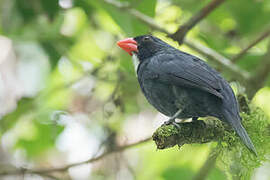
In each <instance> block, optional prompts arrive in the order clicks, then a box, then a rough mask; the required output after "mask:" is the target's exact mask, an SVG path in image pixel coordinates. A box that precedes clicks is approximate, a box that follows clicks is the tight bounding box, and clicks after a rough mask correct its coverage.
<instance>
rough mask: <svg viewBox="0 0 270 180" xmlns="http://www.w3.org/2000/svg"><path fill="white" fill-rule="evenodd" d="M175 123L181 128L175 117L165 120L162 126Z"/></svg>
mask: <svg viewBox="0 0 270 180" xmlns="http://www.w3.org/2000/svg"><path fill="white" fill-rule="evenodd" d="M170 124H172V125H174V126H175V127H177V128H178V129H180V126H179V125H178V124H177V123H176V122H175V119H169V120H168V121H165V122H164V123H163V124H162V126H167V125H170Z"/></svg>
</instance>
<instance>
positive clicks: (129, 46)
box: [117, 38, 138, 55]
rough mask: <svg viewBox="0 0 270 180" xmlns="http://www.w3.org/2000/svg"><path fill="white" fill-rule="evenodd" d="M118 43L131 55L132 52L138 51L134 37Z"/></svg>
mask: <svg viewBox="0 0 270 180" xmlns="http://www.w3.org/2000/svg"><path fill="white" fill-rule="evenodd" d="M117 45H118V46H119V47H120V48H122V49H123V50H125V51H126V52H128V54H129V55H132V52H134V51H135V52H138V49H137V42H136V41H135V40H134V39H133V38H127V39H124V40H120V41H118V42H117Z"/></svg>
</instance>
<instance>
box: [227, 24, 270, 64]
mask: <svg viewBox="0 0 270 180" xmlns="http://www.w3.org/2000/svg"><path fill="white" fill-rule="evenodd" d="M269 35H270V28H269V29H267V30H266V31H265V32H263V33H262V34H261V35H260V36H259V37H258V38H257V39H255V40H254V41H252V42H251V43H250V44H249V45H248V46H247V47H246V48H244V49H243V50H242V51H241V52H240V53H238V54H237V55H235V56H234V57H232V58H231V61H232V62H234V63H235V62H237V61H238V60H239V59H240V58H241V57H242V56H243V55H245V54H246V52H247V51H248V50H249V49H251V48H252V47H254V46H255V45H256V44H258V43H259V42H261V41H262V40H264V39H265V38H267V37H268V36H269Z"/></svg>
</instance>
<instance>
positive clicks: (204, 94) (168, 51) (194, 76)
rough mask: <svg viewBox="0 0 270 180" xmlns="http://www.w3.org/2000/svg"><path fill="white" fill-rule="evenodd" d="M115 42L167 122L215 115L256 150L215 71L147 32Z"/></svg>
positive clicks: (230, 94) (227, 87)
mask: <svg viewBox="0 0 270 180" xmlns="http://www.w3.org/2000/svg"><path fill="white" fill-rule="evenodd" d="M117 44H118V46H120V47H121V48H122V49H124V50H125V51H127V52H128V53H129V54H130V55H132V59H133V63H134V66H135V70H136V72H137V76H138V80H139V83H140V87H141V89H142V92H143V93H144V95H145V97H146V98H147V100H148V101H149V103H150V104H152V105H153V106H154V107H155V108H156V109H157V110H158V111H159V112H161V113H163V114H165V115H166V116H169V117H171V118H170V119H169V121H167V123H175V119H176V118H180V119H187V118H192V119H193V120H197V119H198V117H206V116H214V117H217V118H219V119H220V120H222V121H224V122H226V123H228V124H229V125H231V126H232V127H233V129H234V130H235V131H236V133H237V134H238V135H239V136H240V138H241V139H242V141H243V142H244V144H245V145H246V146H247V148H248V149H250V150H251V151H252V152H254V153H255V154H257V153H256V149H255V147H254V145H253V143H252V141H251V140H250V138H249V136H248V134H247V132H246V130H245V128H244V127H243V126H242V124H241V117H240V115H239V107H238V103H237V100H236V98H235V95H234V93H233V91H232V88H231V87H230V85H229V83H228V82H227V81H226V80H225V79H224V78H222V77H221V76H220V74H219V73H218V72H217V71H215V70H214V69H212V68H211V67H210V66H208V65H207V64H206V63H205V62H204V61H202V60H201V59H199V58H198V57H195V56H193V55H190V54H188V53H185V52H182V51H179V50H178V49H176V48H174V47H172V46H170V45H169V44H167V43H165V42H163V41H162V40H160V39H158V38H157V37H154V36H151V35H143V36H138V37H135V38H128V39H124V40H121V41H118V43H117Z"/></svg>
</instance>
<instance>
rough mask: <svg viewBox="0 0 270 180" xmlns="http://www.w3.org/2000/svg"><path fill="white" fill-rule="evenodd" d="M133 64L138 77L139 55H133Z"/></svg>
mask: <svg viewBox="0 0 270 180" xmlns="http://www.w3.org/2000/svg"><path fill="white" fill-rule="evenodd" d="M132 62H133V65H134V69H135V73H136V76H137V69H138V67H139V64H140V61H139V58H138V56H137V54H135V53H133V55H132Z"/></svg>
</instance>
